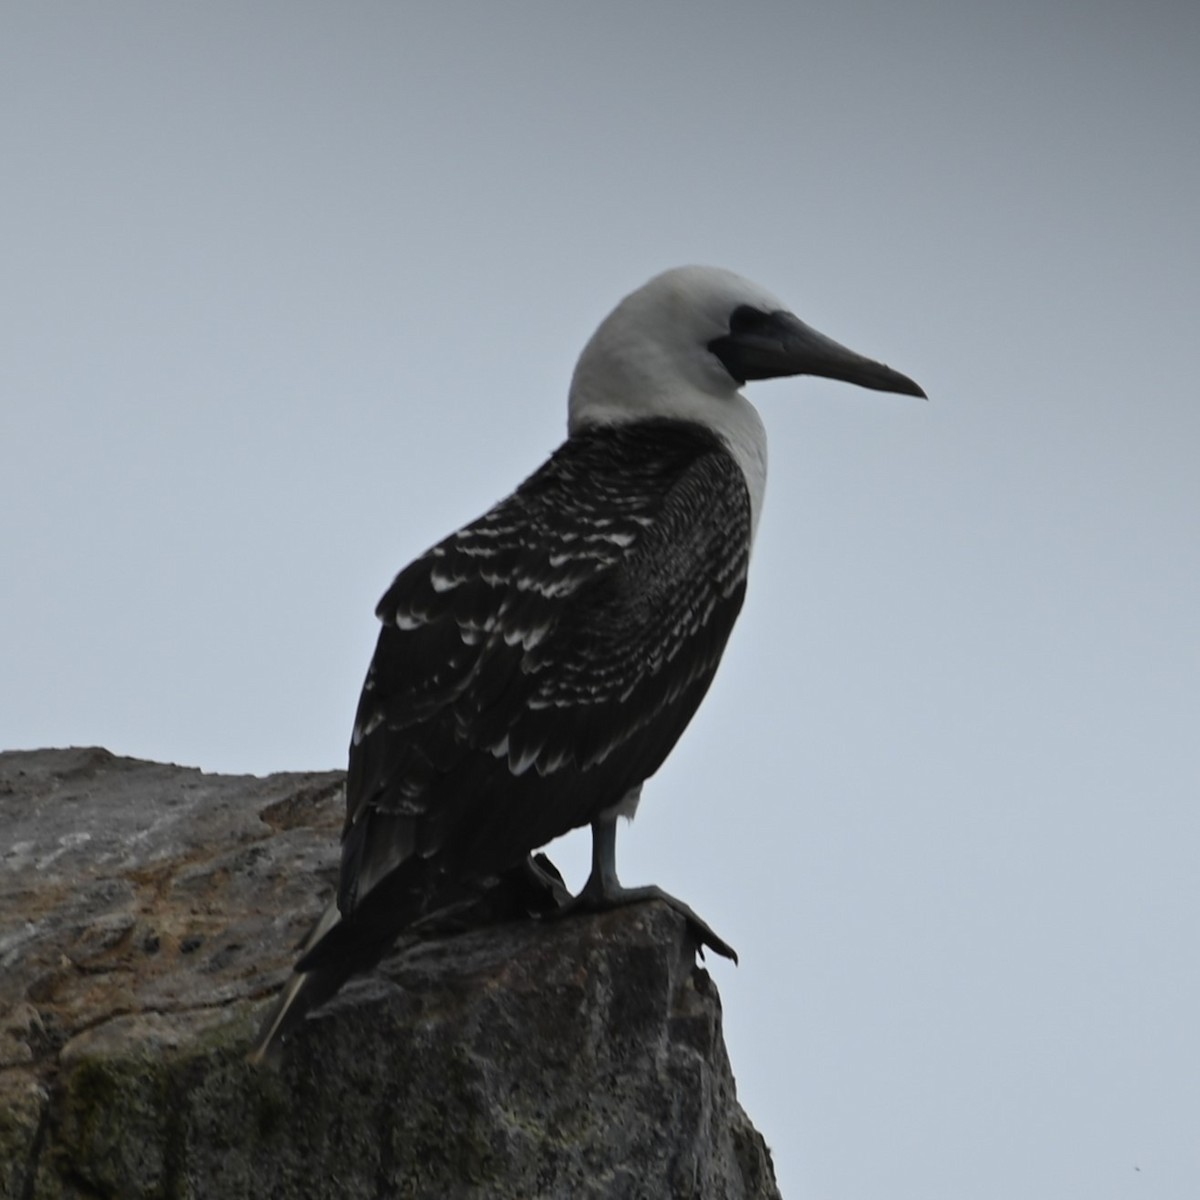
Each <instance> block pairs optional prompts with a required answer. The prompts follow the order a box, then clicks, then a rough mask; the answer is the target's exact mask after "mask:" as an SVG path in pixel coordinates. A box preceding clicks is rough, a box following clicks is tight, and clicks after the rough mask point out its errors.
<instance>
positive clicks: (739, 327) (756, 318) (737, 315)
mask: <svg viewBox="0 0 1200 1200" xmlns="http://www.w3.org/2000/svg"><path fill="white" fill-rule="evenodd" d="M770 323H771V314H770V313H765V312H763V310H762V309H761V308H754V307H752V306H751V305H749V304H741V305H739V306H738V307H737V308H735V309H734V310H733V312H732V313H731V314H730V316H729V332H730V333H756V332H757V331H759V330H761V329H764V328H765V327H766V326H767V325H769V324H770Z"/></svg>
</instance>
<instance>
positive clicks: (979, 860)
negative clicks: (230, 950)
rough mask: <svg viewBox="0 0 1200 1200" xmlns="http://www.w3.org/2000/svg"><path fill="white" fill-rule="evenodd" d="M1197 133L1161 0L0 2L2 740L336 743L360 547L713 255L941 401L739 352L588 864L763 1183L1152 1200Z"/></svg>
mask: <svg viewBox="0 0 1200 1200" xmlns="http://www.w3.org/2000/svg"><path fill="white" fill-rule="evenodd" d="M1052 9H1057V10H1058V11H1057V12H1052V11H1050V10H1052ZM1198 119H1200V6H1197V5H1196V4H1194V3H1191V2H1190V0H1176V2H1174V3H1163V2H1158V0H1149V2H1144V3H1139V4H1136V5H1135V4H1132V3H1129V4H1124V5H1121V4H1117V3H1109V4H1105V3H1096V4H1090V5H1089V4H1082V3H1081V4H1073V5H1059V6H1054V5H1046V4H1042V3H1033V2H1032V0H1023V2H1022V0H1019V2H1016V3H1007V4H1003V5H988V6H984V5H972V4H961V3H951V2H949V0H943V2H940V3H939V2H936V0H923V2H918V3H912V4H906V5H899V4H888V3H884V2H883V0H876V2H871V0H839V2H838V3H828V4H821V5H805V4H782V3H780V4H769V3H746V4H742V5H736V6H735V5H728V4H722V5H716V4H692V5H690V6H686V7H685V6H684V5H682V4H675V5H665V4H660V5H644V4H639V5H632V4H625V3H609V4H605V5H594V4H593V5H586V6H585V5H583V4H573V3H572V4H564V3H560V4H550V3H545V4H530V3H517V4H510V5H488V4H483V3H480V4H475V5H461V4H453V3H445V4H439V5H436V6H435V5H432V4H430V5H421V6H417V5H412V4H400V3H392V4H382V3H356V4H354V5H334V4H328V5H315V4H311V3H297V2H291V3H286V4H285V3H258V4H255V5H243V4H237V5H233V4H227V3H209V4H205V5H203V6H190V7H186V8H185V7H183V6H175V5H157V4H139V5H134V4H125V3H112V2H110V3H106V4H103V5H99V4H54V3H46V4H37V5H28V6H17V5H6V6H5V7H4V10H3V14H2V15H0V148H2V150H3V161H4V189H3V199H2V201H0V211H2V212H3V215H4V220H3V222H2V225H0V255H2V262H0V445H2V447H3V464H4V465H3V470H2V471H0V546H2V551H3V564H4V566H3V572H2V573H0V629H2V631H3V632H2V634H0V745H3V746H4V747H29V746H45V745H57V746H62V745H67V744H101V745H104V746H107V747H108V748H110V749H111V750H113V751H116V752H118V753H121V754H130V755H137V756H140V757H146V758H155V759H166V760H172V761H176V762H181V763H187V764H195V765H199V766H202V767H204V768H205V769H206V770H211V771H226V772H228V771H239V772H240V771H250V772H267V771H273V770H279V769H284V768H286V769H299V768H317V767H334V766H339V765H342V764H343V763H344V758H345V746H346V743H347V740H348V735H349V729H350V724H351V718H352V715H353V710H354V705H355V701H356V699H357V695H358V689H359V686H360V684H361V681H362V676H363V672H364V670H365V667H366V663H367V660H368V658H369V655H370V652H371V648H372V645H373V641H374V636H375V625H374V619H373V616H372V609H373V607H374V604H375V602H376V600H377V599H378V597H379V596H380V594H381V593H382V592H383V590H384V589H385V587H386V586H387V584H388V583H389V582H390V580H391V578H392V576H393V575H394V574H395V572H396V571H397V570H399V569H400V567H402V566H403V565H404V564H405V563H406V562H407V561H408V560H409V559H410V558H411V557H412V556H414V555H415V554H416V553H418V552H419V551H421V550H423V549H424V548H425V547H426V546H427V545H429V544H430V543H432V542H434V541H435V540H437V539H438V538H440V537H441V536H442V535H444V534H445V533H447V532H449V531H450V530H451V529H452V528H454V527H455V526H456V525H458V524H459V523H461V522H462V521H464V520H467V519H469V518H471V517H473V516H475V515H477V514H478V513H479V512H480V511H482V510H483V509H484V508H486V507H487V506H488V505H490V504H491V503H492V502H493V501H495V500H496V499H498V498H499V497H500V496H501V495H503V494H504V493H505V492H507V491H508V490H509V489H510V488H511V487H512V486H513V485H515V484H516V482H517V481H518V480H519V479H521V478H523V477H524V475H525V474H527V473H528V472H529V471H530V470H532V469H533V468H534V467H535V466H536V465H537V464H538V463H539V462H540V461H541V459H542V458H543V457H544V455H545V454H546V453H547V452H548V451H549V450H551V449H552V448H553V447H554V445H555V444H556V443H557V442H558V440H559V439H560V437H561V434H562V430H563V425H564V420H565V397H566V387H567V382H568V379H569V376H570V371H571V368H572V365H573V363H574V359H575V356H576V354H577V353H578V351H579V349H580V348H581V347H582V345H583V342H584V340H585V339H586V337H587V336H588V334H589V333H590V332H591V330H592V328H593V327H594V325H595V324H596V322H597V321H598V320H599V319H600V318H601V317H602V316H603V315H604V314H605V313H606V312H607V311H608V309H609V308H611V307H612V305H613V304H614V303H615V302H616V301H617V300H618V299H619V298H620V297H621V296H622V295H623V294H625V293H626V292H628V291H629V290H631V289H632V288H634V287H636V286H637V285H639V284H640V283H641V282H643V281H644V280H645V279H646V278H647V277H649V276H650V275H651V274H654V273H655V272H657V271H659V270H661V269H662V268H664V267H668V266H673V265H678V264H681V263H686V262H706V263H712V264H715V265H720V266H725V267H729V268H732V269H734V270H736V271H739V272H741V273H742V274H745V275H747V276H749V277H751V278H753V279H755V280H756V281H757V282H759V283H761V284H762V285H764V286H765V287H767V288H769V289H770V290H772V291H773V292H775V293H776V294H778V295H780V296H782V297H783V298H784V299H785V300H787V301H788V302H789V303H790V304H791V305H792V306H793V308H794V309H795V311H796V312H797V313H799V314H800V315H801V316H802V317H803V318H804V319H805V320H807V321H809V322H811V323H812V324H813V325H815V326H816V327H817V328H819V329H821V330H822V331H824V332H826V333H828V334H829V335H831V336H832V337H835V338H837V339H838V340H840V341H842V342H845V343H847V344H849V345H851V346H853V347H854V348H855V349H858V350H860V351H862V352H863V353H866V354H869V355H872V356H874V357H879V358H882V359H885V360H886V361H888V362H890V363H891V364H892V365H894V366H895V367H897V368H899V369H900V370H902V371H905V372H906V373H908V374H911V375H912V376H914V377H915V378H916V379H918V380H919V381H920V382H921V383H922V384H923V385H924V387H925V388H926V390H927V391H928V392H929V395H930V402H929V403H928V404H925V403H922V402H919V401H914V400H910V399H906V398H903V397H897V396H887V395H880V394H877V393H869V392H861V391H856V390H854V389H852V388H849V387H846V386H844V385H838V384H835V383H831V382H826V381H818V380H799V381H797V380H791V381H782V382H777V383H772V384H766V385H759V386H758V387H757V388H755V389H753V390H752V391H751V396H752V398H754V399H755V400H756V401H757V402H758V403H759V405H760V407H761V409H762V411H763V414H764V417H765V420H766V423H767V426H768V429H769V431H770V435H771V479H770V483H769V486H768V490H767V504H766V511H765V516H764V518H763V523H762V527H761V532H760V535H759V539H758V542H757V545H756V549H755V561H754V563H753V567H752V572H751V589H750V597H749V600H748V603H747V606H746V609H745V611H744V613H743V617H742V622H741V625H740V626H739V628H738V630H737V632H736V633H735V635H734V638H733V641H732V643H731V645H730V649H729V653H728V654H727V657H726V661H725V664H724V665H723V667H722V670H721V673H720V675H719V676H718V679H717V683H716V685H715V686H714V689H713V691H712V693H711V694H710V697H709V699H708V701H707V702H706V704H705V706H704V708H703V709H702V711H701V713H700V715H699V717H698V718H697V719H696V721H695V723H694V724H693V726H692V729H691V730H690V731H689V733H688V734H687V735H686V737H685V738H684V740H683V742H681V744H680V746H679V748H678V749H677V751H676V753H675V754H674V755H673V757H672V758H671V760H670V761H669V763H668V764H667V766H666V767H665V768H664V769H663V771H662V772H661V773H660V774H659V776H658V777H657V778H656V779H655V780H654V781H653V782H652V783H651V784H650V785H649V786H648V787H647V789H646V795H645V799H644V802H643V804H642V808H641V811H640V813H639V816H638V819H637V822H636V823H635V824H634V826H633V827H632V828H629V829H624V830H622V833H621V835H620V847H619V852H620V861H621V864H622V875H623V877H624V878H625V880H626V881H627V882H630V883H637V882H650V881H654V882H657V883H660V884H662V885H663V886H665V887H667V888H669V889H670V890H672V891H674V892H675V893H676V894H677V895H680V896H682V897H684V898H686V899H687V900H688V901H689V902H690V903H692V904H693V905H694V906H695V907H696V908H697V910H698V911H699V912H701V913H702V914H703V915H704V916H705V917H706V918H707V919H708V920H709V921H711V922H712V924H713V926H714V927H715V928H716V929H717V930H718V931H719V932H720V933H722V934H723V935H724V936H725V937H727V938H728V939H729V940H731V941H732V942H733V943H734V944H735V945H736V946H737V947H738V949H739V951H740V952H741V956H742V965H741V966H740V967H739V968H736V969H735V968H733V967H731V966H727V965H726V964H724V963H717V964H716V965H715V966H713V968H712V970H713V972H714V975H715V977H716V979H717V981H718V984H719V986H720V988H721V993H722V997H723V1000H724V1007H725V1019H726V1034H727V1038H728V1041H729V1045H730V1052H731V1055H732V1058H733V1062H734V1067H735V1070H736V1073H737V1077H738V1081H739V1088H740V1094H741V1097H742V1100H743V1102H744V1104H745V1105H746V1107H747V1109H748V1110H749V1112H750V1113H751V1115H752V1117H753V1118H754V1120H755V1121H756V1122H757V1124H758V1125H759V1127H760V1128H761V1129H762V1130H763V1131H764V1133H765V1135H766V1137H767V1138H768V1140H769V1142H770V1143H771V1145H772V1147H773V1149H774V1152H775V1160H776V1165H777V1168H778V1174H779V1179H780V1183H781V1186H782V1188H783V1191H784V1194H785V1196H787V1197H789V1200H799V1198H800V1197H806V1198H819V1200H878V1198H879V1197H883V1196H887V1197H889V1200H963V1198H964V1197H971V1198H977V1197H978V1198H996V1200H1011V1198H1012V1197H1014V1196H1020V1197H1022V1198H1027V1200H1041V1198H1045V1200H1062V1198H1063V1197H1087V1198H1088V1200H1109V1198H1113V1200H1117V1198H1125V1197H1134V1198H1138V1200H1140V1198H1143V1197H1144V1198H1146V1200H1151V1198H1153V1200H1195V1197H1196V1196H1198V1195H1200V1016H1198V1014H1200V962H1198V959H1197V948H1198V944H1200V880H1198V874H1197V863H1198V861H1200V817H1198V809H1197V791H1198V786H1197V785H1198V784H1200V732H1198V731H1200V670H1198V668H1200V629H1198V625H1200V621H1198V617H1197V613H1198V610H1200V467H1198V462H1197V460H1198V457H1200V455H1198V450H1200V405H1198V404H1197V399H1198V393H1200V388H1198V385H1197V375H1196V369H1195V361H1194V360H1195V356H1196V347H1197V339H1198V337H1200V334H1198V332H1197V330H1198V324H1200V322H1198V317H1200V285H1198V283H1197V278H1198V272H1200V235H1198V232H1197V231H1198V226H1200V221H1198V218H1197V214H1198V213H1200V151H1198V145H1200V143H1198V142H1197V122H1198ZM586 852H587V842H586V837H582V838H581V837H580V836H579V835H575V836H574V837H573V838H572V839H568V840H567V842H566V844H565V845H562V846H558V847H556V848H555V849H554V855H555V857H556V858H558V859H559V860H560V861H561V862H562V863H563V864H564V866H565V867H566V868H567V869H568V871H569V873H570V874H571V877H572V879H573V882H574V883H576V884H578V883H579V882H581V881H582V877H583V874H584V864H585V857H586Z"/></svg>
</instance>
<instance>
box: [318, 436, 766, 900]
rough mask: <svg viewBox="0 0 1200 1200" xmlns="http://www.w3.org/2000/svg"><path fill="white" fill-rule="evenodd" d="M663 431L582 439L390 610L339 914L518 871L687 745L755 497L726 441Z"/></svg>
mask: <svg viewBox="0 0 1200 1200" xmlns="http://www.w3.org/2000/svg"><path fill="white" fill-rule="evenodd" d="M647 424H648V425H650V428H646V427H641V428H639V429H637V430H636V431H635V430H621V429H609V430H602V431H596V432H593V433H589V434H584V435H578V436H576V437H573V438H571V439H570V440H569V441H568V442H567V443H565V444H564V446H563V447H562V448H561V449H560V450H559V451H558V452H557V453H556V454H555V455H554V456H553V457H552V458H551V459H550V460H549V461H548V462H547V463H546V465H545V466H544V467H543V468H542V469H541V470H540V471H539V472H537V473H536V474H535V475H533V476H531V477H530V479H529V480H527V481H526V482H525V484H523V485H522V487H521V488H520V489H518V491H517V492H515V493H514V494H513V495H512V496H511V497H509V498H508V499H507V500H505V501H502V502H501V503H500V504H498V505H497V506H496V507H495V508H494V509H492V510H491V511H490V512H489V513H487V514H485V515H484V516H483V517H481V518H480V519H479V520H478V521H475V522H473V523H472V524H470V525H468V526H466V527H465V528H464V529H462V530H460V531H459V532H458V533H456V534H454V535H453V536H452V537H450V538H448V539H446V540H445V541H444V542H442V543H440V544H439V545H438V546H435V547H434V548H433V549H432V550H430V551H429V552H428V553H426V554H425V555H423V556H422V557H421V558H419V559H418V560H417V561H416V562H414V563H413V564H411V565H410V566H409V567H407V568H406V569H405V570H404V571H403V572H401V574H400V575H399V576H398V577H397V579H396V581H395V583H394V584H393V585H392V587H391V588H390V589H389V591H388V593H387V595H386V596H385V597H384V599H383V600H382V601H381V603H380V606H379V610H378V612H379V616H380V618H381V620H382V621H383V623H384V624H383V629H382V631H381V633H380V638H379V643H378V646H377V649H376V652H375V657H374V659H373V661H372V663H371V667H370V670H369V672H368V675H367V680H366V683H365V685H364V689H363V695H362V699H361V701H360V704H359V710H358V715H357V720H356V724H355V733H354V739H353V743H352V746H351V752H350V770H349V776H348V781H347V824H346V830H345V841H344V845H343V859H342V880H341V887H340V892H339V903H340V905H341V908H342V911H343V912H344V913H348V912H350V911H353V909H354V908H355V907H356V906H357V904H358V902H359V901H360V900H361V898H362V897H363V896H365V894H366V893H367V892H368V891H370V890H371V888H373V887H374V886H376V885H377V884H378V882H379V881H380V880H381V879H383V878H385V877H387V876H388V875H389V874H391V873H392V872H394V871H395V870H396V868H398V867H399V866H400V865H401V864H403V863H405V862H407V861H410V860H425V861H426V862H428V863H436V862H445V863H446V865H447V869H448V870H457V871H460V872H462V871H469V872H474V873H476V874H478V873H480V872H488V871H493V870H500V869H502V868H504V867H506V866H508V865H511V863H512V862H513V861H515V860H516V859H519V858H520V857H521V856H523V855H524V854H525V853H526V852H528V851H529V850H530V849H532V848H534V847H536V846H539V845H542V844H544V843H545V842H546V841H548V840H550V838H552V837H555V836H557V835H558V834H560V833H563V832H565V831H566V830H567V829H570V828H573V827H575V826H578V825H582V824H586V823H588V822H589V821H591V820H592V819H593V818H594V817H595V816H596V815H597V813H598V812H600V811H601V810H603V809H604V808H607V807H610V806H612V805H614V804H616V803H617V802H618V801H619V800H620V799H621V797H622V796H623V795H624V794H625V792H626V791H628V790H629V789H630V788H632V787H636V786H637V785H638V784H639V783H641V781H642V780H643V779H645V778H647V777H648V776H650V775H651V774H653V773H654V771H656V770H657V769H658V767H659V766H660V765H661V763H662V761H663V759H664V758H665V757H666V756H667V754H668V753H669V752H670V750H671V748H672V747H673V746H674V744H675V742H676V740H677V739H678V737H679V735H680V734H681V733H682V732H683V729H684V728H685V727H686V725H687V723H688V721H689V720H690V719H691V717H692V715H693V713H694V712H695V710H696V707H697V705H698V704H699V703H700V700H701V699H702V698H703V696H704V693H705V692H706V691H707V689H708V686H709V684H710V682H711V681H712V677H713V674H714V673H715V671H716V667H717V664H718V662H719V660H720V657H721V653H722V651H723V650H724V647H725V643H726V641H727V639H728V636H729V632H730V630H731V629H732V627H733V623H734V620H735V618H736V616H737V613H738V610H739V609H740V607H741V602H742V597H743V595H744V592H745V579H746V569H747V565H748V557H749V541H750V510H749V496H748V493H747V489H746V485H745V480H744V477H743V476H742V474H741V471H740V469H739V468H738V467H737V465H736V464H735V463H734V461H733V460H732V458H731V457H730V456H729V454H728V453H727V452H726V451H725V450H724V449H723V447H722V446H721V445H720V443H719V442H717V441H716V440H715V438H714V437H713V436H712V435H710V434H708V433H706V432H704V431H701V430H698V429H696V428H695V427H692V426H679V425H677V424H676V425H672V424H671V423H667V422H662V423H659V422H654V423H647ZM660 426H661V427H660Z"/></svg>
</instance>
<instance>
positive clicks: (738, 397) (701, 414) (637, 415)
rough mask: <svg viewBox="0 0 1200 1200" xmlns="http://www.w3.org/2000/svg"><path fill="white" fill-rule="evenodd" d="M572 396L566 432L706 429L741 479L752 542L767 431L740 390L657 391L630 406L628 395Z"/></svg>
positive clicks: (763, 480)
mask: <svg viewBox="0 0 1200 1200" xmlns="http://www.w3.org/2000/svg"><path fill="white" fill-rule="evenodd" d="M580 399H581V398H580V397H579V396H578V395H576V394H573V395H572V404H571V410H570V418H569V420H568V425H567V428H568V432H569V433H581V432H582V431H584V430H586V429H592V428H595V427H597V426H600V425H631V424H636V423H637V422H639V421H651V420H660V421H661V420H666V421H686V422H687V423H688V424H694V425H702V426H703V427H704V428H706V429H710V430H712V432H713V433H715V434H716V435H717V436H718V437H719V438H720V439H721V441H722V442H723V443H724V444H725V447H726V449H727V450H728V451H729V453H730V455H731V456H732V457H733V460H734V462H736V463H737V465H738V466H739V467H740V468H741V470H742V474H743V475H744V476H745V477H746V487H747V489H748V490H749V492H750V538H751V544H753V540H754V535H755V533H756V532H757V530H758V518H759V515H760V514H761V512H762V505H763V496H764V494H765V492H766V487H767V431H766V428H765V426H764V425H763V422H762V418H761V417H760V416H759V415H758V410H757V409H756V408H755V407H754V405H753V404H751V403H750V401H749V400H747V399H746V398H745V396H743V395H742V394H741V393H740V392H735V393H734V394H733V395H731V396H722V397H720V398H717V397H713V396H710V395H707V394H705V393H703V392H693V391H690V390H687V389H683V388H680V389H678V390H674V391H671V392H666V393H658V394H657V395H655V396H654V398H653V403H647V404H645V405H642V406H637V405H634V404H632V403H631V402H630V398H629V395H628V394H625V395H622V396H620V397H617V398H614V399H612V400H606V399H605V398H604V397H602V396H596V395H594V394H593V395H588V396H587V397H586V402H583V403H580V402H579V401H580Z"/></svg>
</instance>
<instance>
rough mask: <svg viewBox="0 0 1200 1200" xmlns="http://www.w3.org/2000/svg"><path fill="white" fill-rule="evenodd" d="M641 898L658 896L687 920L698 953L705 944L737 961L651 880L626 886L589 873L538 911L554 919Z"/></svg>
mask: <svg viewBox="0 0 1200 1200" xmlns="http://www.w3.org/2000/svg"><path fill="white" fill-rule="evenodd" d="M643 900H661V901H662V902H663V903H664V904H669V905H670V906H671V907H672V908H673V909H674V910H675V911H676V912H677V913H678V914H679V915H680V916H681V917H683V919H684V920H685V921H686V922H687V924H688V928H689V929H690V930H691V932H692V936H693V937H694V938H695V939H696V943H697V946H698V948H699V949H700V957H701V958H703V957H704V947H705V946H707V947H708V948H709V949H710V950H711V951H712V952H713V953H714V954H719V955H721V956H722V958H728V959H731V960H732V961H733V962H735V963H736V962H737V960H738V956H737V951H736V950H734V948H733V947H732V946H731V945H730V944H729V943H728V942H727V941H725V939H724V938H721V937H718V936H717V934H716V933H714V932H713V929H712V927H711V926H710V925H709V924H708V922H707V921H704V920H701V918H700V917H699V916H697V915H696V913H695V912H694V911H693V910H692V908H691V907H690V906H689V905H687V904H684V902H683V901H682V900H678V899H676V898H675V897H674V896H672V895H671V893H670V892H664V891H663V889H662V888H660V887H656V886H654V885H653V884H651V885H650V886H648V887H636V888H627V887H622V886H621V885H620V884H619V883H614V882H611V881H610V882H608V883H607V884H602V883H599V882H597V879H596V876H595V875H593V876H592V877H591V878H589V879H588V881H587V883H586V884H584V886H583V888H582V890H581V891H580V893H579V895H578V896H574V897H572V898H571V899H570V900H568V901H567V902H566V903H565V904H563V905H561V906H560V907H558V908H555V909H552V910H550V911H549V912H545V913H543V914H542V916H543V918H544V919H546V920H558V919H559V918H560V917H568V916H572V915H573V914H575V913H595V912H608V911H609V910H610V909H614V908H621V907H622V906H624V905H626V904H640V903H641V902H642V901H643Z"/></svg>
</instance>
